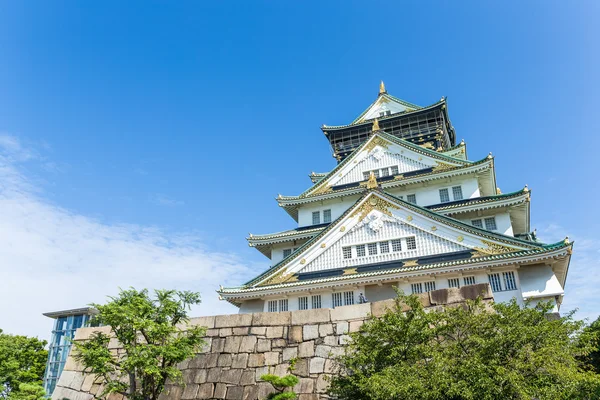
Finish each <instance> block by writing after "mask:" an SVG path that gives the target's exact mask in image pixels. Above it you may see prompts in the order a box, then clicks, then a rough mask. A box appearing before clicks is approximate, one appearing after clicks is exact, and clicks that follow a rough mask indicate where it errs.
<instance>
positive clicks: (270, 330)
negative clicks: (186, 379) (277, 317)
mask: <svg viewBox="0 0 600 400" xmlns="http://www.w3.org/2000/svg"><path fill="white" fill-rule="evenodd" d="M267 337H268V338H282V337H283V326H268V327H267Z"/></svg>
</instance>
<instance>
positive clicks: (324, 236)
mask: <svg viewBox="0 0 600 400" xmlns="http://www.w3.org/2000/svg"><path fill="white" fill-rule="evenodd" d="M394 236H396V237H394ZM409 236H414V237H415V238H416V239H417V251H414V250H413V251H412V252H411V251H406V252H405V251H400V252H397V253H394V252H391V253H390V255H389V257H388V259H387V261H395V260H405V259H414V258H418V257H421V256H426V255H430V254H443V253H453V252H457V251H464V250H469V251H472V252H473V256H475V257H476V256H490V255H497V254H508V253H513V252H519V251H524V250H535V249H540V248H542V247H543V245H541V244H535V243H530V242H525V241H523V240H519V239H515V238H512V237H510V236H505V235H501V234H497V233H493V232H489V231H486V230H483V229H479V228H476V227H473V226H470V225H467V224H464V223H462V222H460V221H457V220H454V219H452V218H449V217H444V216H442V215H438V214H436V213H433V212H431V211H429V210H427V209H424V208H422V207H419V206H415V205H412V204H410V203H407V202H404V201H402V200H400V199H397V198H395V197H393V196H391V195H389V194H386V193H384V192H381V191H380V190H372V191H369V192H367V193H366V194H365V195H364V196H363V197H362V198H361V199H360V200H358V201H357V203H356V204H355V205H354V206H352V207H351V208H350V209H348V210H347V211H346V212H345V213H344V214H343V215H342V216H341V217H340V218H338V219H337V220H336V221H335V222H333V223H332V224H331V225H329V226H328V227H327V228H326V229H325V230H324V231H323V232H321V233H320V234H319V235H317V236H315V237H314V238H313V239H311V240H310V241H308V242H307V243H306V244H305V245H304V246H302V247H301V248H300V249H299V250H298V251H297V252H296V253H295V254H293V255H292V256H290V257H289V258H288V259H286V260H284V261H282V262H281V263H279V264H277V265H275V266H274V267H273V268H272V269H271V270H270V271H268V272H267V273H265V274H262V275H261V276H260V277H258V278H256V279H254V280H253V281H251V282H249V283H248V284H249V285H252V286H256V285H265V284H271V283H275V282H283V281H285V280H287V279H290V278H292V277H293V275H294V274H297V273H300V272H310V271H319V270H322V269H323V268H325V269H326V268H341V267H343V266H344V265H346V264H348V266H349V267H352V265H357V263H355V262H353V261H352V260H351V261H348V260H344V258H343V252H342V247H345V246H352V245H356V244H367V243H372V242H379V241H385V240H392V239H398V238H400V239H403V238H404V239H405V240H404V243H403V246H404V245H405V244H406V237H409ZM419 246H420V247H421V250H419ZM367 254H368V250H367ZM367 259H368V257H363V258H362V260H360V261H359V262H358V264H365V263H368V261H367ZM374 262H377V261H374ZM344 263H346V264H344ZM320 268H321V269H320Z"/></svg>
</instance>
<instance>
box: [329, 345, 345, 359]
mask: <svg viewBox="0 0 600 400" xmlns="http://www.w3.org/2000/svg"><path fill="white" fill-rule="evenodd" d="M344 352H345V350H344V348H343V347H341V346H337V347H332V348H331V357H339V356H342V355H344Z"/></svg>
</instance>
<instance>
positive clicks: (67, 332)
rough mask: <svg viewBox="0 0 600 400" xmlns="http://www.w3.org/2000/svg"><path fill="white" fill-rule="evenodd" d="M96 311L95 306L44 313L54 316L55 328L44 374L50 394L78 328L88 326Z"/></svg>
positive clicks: (50, 316)
mask: <svg viewBox="0 0 600 400" xmlns="http://www.w3.org/2000/svg"><path fill="white" fill-rule="evenodd" d="M95 313H96V310H95V309H93V308H89V307H86V308H76V309H72V310H64V311H55V312H49V313H45V314H44V315H45V316H46V317H49V318H53V319H54V320H55V321H54V329H53V330H52V337H51V339H50V347H49V349H48V361H47V362H46V373H45V375H44V389H45V390H46V394H47V395H48V396H52V392H53V391H54V387H55V386H56V382H58V379H59V378H60V374H61V372H62V370H63V368H64V367H65V363H66V361H67V357H68V356H69V351H70V350H71V341H72V340H73V337H75V331H76V330H77V328H81V327H82V326H87V325H88V322H89V319H90V317H91V316H92V315H94V314H95Z"/></svg>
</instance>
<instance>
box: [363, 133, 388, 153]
mask: <svg viewBox="0 0 600 400" xmlns="http://www.w3.org/2000/svg"><path fill="white" fill-rule="evenodd" d="M388 144H389V143H388V142H387V141H386V140H384V139H382V138H380V137H379V136H377V137H374V138H373V139H371V141H370V142H369V143H368V144H367V145H366V146H365V151H367V152H369V151H371V150H373V149H374V148H375V147H377V146H381V147H383V148H384V149H387V148H388Z"/></svg>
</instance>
